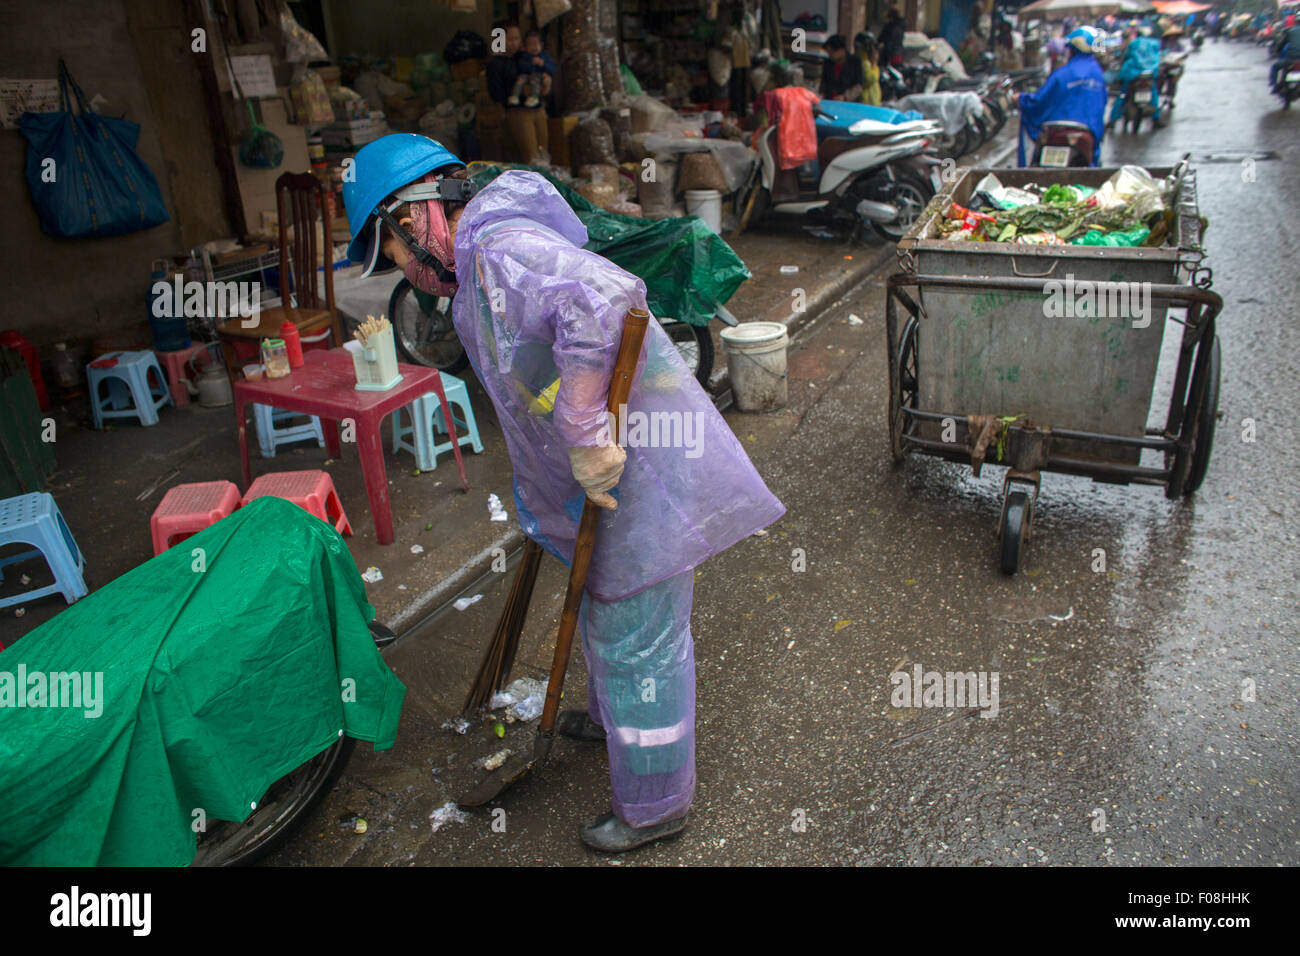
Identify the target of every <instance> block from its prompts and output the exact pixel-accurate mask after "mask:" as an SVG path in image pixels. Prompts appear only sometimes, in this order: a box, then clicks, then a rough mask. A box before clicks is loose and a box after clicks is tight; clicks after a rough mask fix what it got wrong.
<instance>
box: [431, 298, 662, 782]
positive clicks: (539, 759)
mask: <svg viewBox="0 0 1300 956" xmlns="http://www.w3.org/2000/svg"><path fill="white" fill-rule="evenodd" d="M649 322H650V313H648V312H646V311H645V310H644V309H629V310H628V313H627V315H626V316H624V318H623V336H622V338H621V339H620V340H619V345H618V358H617V359H616V360H615V362H614V375H613V377H612V378H611V380H610V383H609V402H608V404H607V406H606V407H607V408H608V410H609V412H610V414H611V415H612V416H614V424H615V427H616V428H617V426H618V424H619V416H620V415H621V414H622V413H623V410H624V408H625V406H626V405H627V396H628V393H629V392H630V391H631V390H632V378H633V376H634V375H635V374H636V363H637V360H638V359H639V358H640V356H641V343H642V342H643V341H644V340H645V333H646V327H647V325H648V324H649ZM616 434H617V432H616ZM600 512H601V509H600V507H598V506H597V505H595V504H592V502H591V500H590V499H588V500H586V501H584V502H583V505H582V519H581V520H580V521H579V522H578V540H577V543H576V544H575V545H574V549H573V564H572V565H571V566H570V568H569V590H568V592H567V593H566V594H565V596H564V611H563V612H562V613H561V615H560V632H559V634H558V635H557V636H556V638H555V658H554V660H553V661H552V662H551V677H550V680H549V681H548V682H547V685H546V705H545V706H544V707H543V708H542V719H541V723H539V724H538V726H537V736H536V737H535V738H534V740H533V752H532V754H531V755H526V754H512V755H511V756H510V757H509V758H507V759H506V762H505V763H503V764H502V765H501V766H500V767H498V768H497V769H496V770H494V771H492V773H491V774H489V775H488V776H487V777H485V778H484V779H483V780H482V781H480V782H479V784H478V786H476V787H474V789H473V790H471V791H470V792H469V793H467V794H465V796H463V797H461V798H460V799H459V800H457V801H456V802H457V803H459V804H460V805H461V806H463V807H480V806H482V805H483V804H485V803H488V802H489V801H491V800H494V799H495V798H496V797H498V796H499V795H500V794H501V793H502V791H504V790H505V789H506V788H507V787H510V786H512V785H513V784H514V783H516V782H517V781H519V780H520V779H521V778H522V777H525V776H527V774H528V772H529V771H530V770H532V769H533V768H534V767H536V766H538V765H540V764H543V763H545V762H546V758H547V757H548V756H549V755H550V752H551V744H552V743H553V742H554V741H555V720H556V718H557V717H558V716H559V713H560V692H561V691H562V690H563V689H564V674H565V672H566V671H567V670H568V669H569V652H570V651H571V650H572V649H573V634H574V632H575V631H576V630H577V628H578V608H579V607H580V606H581V604H582V592H583V590H584V589H585V588H586V586H587V568H588V566H589V565H590V564H591V553H592V551H593V550H594V548H595V546H596V528H597V526H598V525H599V523H600Z"/></svg>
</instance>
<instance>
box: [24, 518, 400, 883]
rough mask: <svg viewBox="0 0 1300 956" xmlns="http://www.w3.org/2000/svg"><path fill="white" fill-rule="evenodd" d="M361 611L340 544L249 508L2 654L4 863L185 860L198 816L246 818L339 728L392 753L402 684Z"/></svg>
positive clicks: (308, 524) (355, 579) (310, 521)
mask: <svg viewBox="0 0 1300 956" xmlns="http://www.w3.org/2000/svg"><path fill="white" fill-rule="evenodd" d="M196 549H199V553H198V554H196ZM373 616H374V609H373V608H372V607H371V606H370V604H369V602H367V600H366V594H365V586H364V585H363V583H362V581H361V578H360V576H359V575H358V574H357V569H356V565H355V564H354V563H353V561H352V558H351V556H350V555H349V554H348V550H347V548H346V546H345V545H344V543H343V539H342V538H341V537H340V536H339V534H338V532H336V531H335V530H334V529H333V528H332V527H330V526H329V525H328V524H326V523H325V522H323V521H320V520H319V519H317V518H314V517H312V516H311V515H309V514H307V512H305V511H303V510H302V509H300V508H299V507H298V506H297V505H294V504H291V503H290V502H287V501H284V500H281V499H279V498H258V499H256V500H254V501H252V502H251V503H250V504H249V505H248V506H247V507H245V508H241V509H239V510H238V511H236V512H235V513H234V514H233V515H231V516H230V517H229V518H226V519H225V520H224V521H220V522H218V523H217V524H215V525H213V526H212V527H210V528H208V529H207V530H205V531H202V532H200V533H199V534H197V535H195V536H193V537H191V538H189V539H187V540H185V541H183V542H181V543H179V544H177V545H176V546H174V547H173V548H172V549H171V550H169V551H166V552H164V553H163V554H161V555H159V556H158V557H156V558H154V559H153V560H151V561H147V562H145V563H144V564H142V565H140V566H139V567H138V568H136V569H134V570H133V571H130V572H128V573H127V574H124V575H122V577H120V578H118V579H117V580H116V581H113V582H112V583H111V584H109V585H107V586H105V587H103V588H101V589H100V590H98V591H96V592H95V593H94V594H91V595H90V596H89V597H86V598H83V599H82V600H81V601H79V602H78V603H76V604H74V605H72V606H71V607H69V608H67V609H66V610H64V611H62V612H60V613H59V615H58V616H57V617H55V618H53V619H52V620H50V621H49V622H48V623H46V624H44V625H42V626H41V627H38V628H37V629H35V630H34V631H32V632H30V633H29V634H26V635H25V636H23V637H22V638H21V639H20V640H18V641H17V642H16V643H15V644H14V645H13V646H11V647H10V648H8V649H7V650H5V651H3V652H0V865H52V866H91V865H114V866H169V865H185V864H188V863H189V862H190V861H191V860H192V859H193V857H194V852H195V836H194V833H193V831H192V829H191V824H192V822H193V821H194V820H195V819H196V814H195V811H196V810H202V811H203V814H204V815H205V816H206V817H207V818H208V819H217V820H242V819H244V818H245V817H246V816H247V815H248V813H249V811H250V808H251V806H252V804H253V802H254V801H257V800H260V799H261V798H262V796H263V794H265V792H266V790H267V788H268V787H269V786H270V785H271V784H272V783H273V782H274V781H276V780H277V779H279V778H280V777H282V776H284V775H285V774H286V773H288V772H289V771H290V770H292V769H294V768H295V767H297V766H299V765H301V764H302V763H304V762H306V761H307V760H309V759H310V758H312V757H313V756H315V755H316V754H318V753H320V752H321V751H323V750H324V749H326V748H327V747H329V746H330V745H331V744H333V743H334V742H335V741H337V740H338V738H339V735H340V732H342V733H346V734H348V735H349V736H352V737H356V738H358V739H360V740H368V741H372V742H373V743H374V745H375V748H376V749H379V750H382V749H386V748H388V747H391V746H392V745H393V742H394V740H395V738H396V734H397V721H398V717H399V716H400V714H401V707H402V699H403V697H404V696H405V693H406V689H405V688H404V687H403V686H402V683H401V682H400V681H399V680H398V679H397V678H396V676H394V674H393V672H392V671H391V670H389V669H388V667H387V665H386V664H385V663H384V660H383V658H382V657H381V656H380V654H379V651H378V649H377V648H376V647H375V644H374V640H373V639H372V638H371V636H370V632H369V628H368V627H367V622H369V621H370V620H371V619H372V618H373ZM73 674H77V675H80V677H79V680H78V681H77V685H79V686H74V684H73V682H72V680H71V675H73ZM48 675H55V676H54V678H53V679H50V677H49V676H48ZM38 676H39V679H38ZM19 677H23V678H24V681H23V682H24V683H25V684H26V687H25V688H19V687H18V678H19ZM38 685H44V686H45V689H44V692H43V693H38V691H39V686H38ZM96 687H98V688H100V690H101V692H100V693H99V694H96V693H95V689H96ZM20 692H25V696H24V697H23V703H24V704H26V706H21V707H20V706H17V704H18V702H19V701H18V695H19V693H20ZM78 698H79V699H78ZM38 703H43V704H45V706H33V705H35V704H38ZM54 704H58V705H60V706H50V705H54ZM66 704H71V705H73V706H64V705H66Z"/></svg>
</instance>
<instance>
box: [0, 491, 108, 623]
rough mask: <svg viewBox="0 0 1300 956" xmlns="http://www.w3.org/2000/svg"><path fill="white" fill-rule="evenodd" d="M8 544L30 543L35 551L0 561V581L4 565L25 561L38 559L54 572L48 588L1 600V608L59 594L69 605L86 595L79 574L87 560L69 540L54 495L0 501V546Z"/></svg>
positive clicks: (65, 524) (64, 522)
mask: <svg viewBox="0 0 1300 956" xmlns="http://www.w3.org/2000/svg"><path fill="white" fill-rule="evenodd" d="M7 544H31V545H35V546H36V547H37V549H38V550H37V551H24V552H22V553H21V554H15V555H11V556H10V557H7V558H3V559H0V580H3V579H4V578H3V569H4V567H5V565H9V564H15V563H17V562H19V561H26V560H27V559H29V558H32V557H36V556H38V555H39V556H40V557H43V558H45V563H46V564H48V565H49V566H50V570H51V571H52V572H54V583H53V584H51V585H49V586H48V587H43V588H37V589H35V590H33V591H24V592H23V593H22V594H15V595H14V596H13V597H7V598H0V607H9V606H10V605H12V604H20V603H22V602H25V601H34V600H35V599H36V598H41V597H45V596H46V595H47V594H55V593H59V594H62V595H63V599H64V600H65V601H67V602H68V603H69V604H71V603H72V602H73V601H75V600H77V599H78V598H83V597H85V596H86V594H87V593H89V592H88V591H87V589H86V581H85V579H84V578H83V577H82V571H83V570H84V569H85V567H86V559H85V557H84V556H83V555H82V553H81V549H80V548H78V547H77V542H76V541H74V540H73V539H72V532H71V531H69V530H68V523H67V522H66V521H64V520H63V515H62V514H61V513H60V512H59V506H58V505H56V504H55V503H54V496H53V495H47V494H43V493H39V492H37V493H34V494H30V495H19V496H18V497H17V498H6V499H5V500H4V501H0V546H3V545H7Z"/></svg>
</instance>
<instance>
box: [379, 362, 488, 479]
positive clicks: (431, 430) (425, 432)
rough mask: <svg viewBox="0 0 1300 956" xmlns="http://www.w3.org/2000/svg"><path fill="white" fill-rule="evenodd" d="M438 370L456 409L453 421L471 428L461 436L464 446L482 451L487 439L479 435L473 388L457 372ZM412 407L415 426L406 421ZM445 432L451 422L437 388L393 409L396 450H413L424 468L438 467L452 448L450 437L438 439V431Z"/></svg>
mask: <svg viewBox="0 0 1300 956" xmlns="http://www.w3.org/2000/svg"><path fill="white" fill-rule="evenodd" d="M438 374H439V375H440V376H442V390H443V392H444V393H446V395H447V404H448V405H449V406H450V407H451V410H452V411H451V420H452V422H454V423H455V424H457V425H459V426H461V427H462V428H464V429H466V431H467V434H465V435H462V436H461V437H460V439H459V441H460V445H461V447H462V448H463V447H464V446H466V445H469V446H470V447H471V448H472V449H473V450H474V453H475V454H478V453H480V452H482V451H483V442H482V441H481V440H480V439H479V436H478V423H477V422H475V421H474V409H473V407H472V406H471V405H470V403H469V389H468V388H466V387H465V383H464V382H463V381H461V380H460V379H458V378H457V377H456V376H454V375H448V374H447V373H446V372H439V373H438ZM458 409H459V413H458V412H457V410H458ZM408 410H409V411H410V413H411V418H412V426H413V427H412V426H406V425H403V424H402V412H405V411H408ZM413 432H414V434H412V433H413ZM445 434H447V426H446V424H445V423H444V422H443V420H442V405H441V403H440V402H439V401H438V395H437V393H435V392H426V393H425V394H424V395H421V396H420V397H419V398H417V399H416V400H415V401H413V402H412V403H411V404H410V405H408V406H406V407H405V408H399V409H398V410H397V411H395V412H393V452H394V453H396V452H399V451H409V452H413V453H414V454H415V465H416V467H417V468H419V469H420V470H421V471H433V470H434V469H435V468H437V467H438V456H439V455H441V454H443V453H444V452H449V451H451V438H450V437H448V439H447V441H445V442H435V435H445Z"/></svg>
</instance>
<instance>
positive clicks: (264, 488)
mask: <svg viewBox="0 0 1300 956" xmlns="http://www.w3.org/2000/svg"><path fill="white" fill-rule="evenodd" d="M266 495H270V496H272V497H275V498H284V499H286V500H288V501H292V502H293V503H294V504H296V505H297V506H298V507H299V508H302V509H304V510H305V511H307V512H310V513H311V514H314V515H315V516H316V517H317V518H320V519H321V520H322V521H324V522H327V523H328V524H332V525H333V526H334V530H336V531H340V532H342V533H343V534H349V535H350V534H351V533H352V525H350V524H348V516H347V515H346V514H344V513H343V502H341V501H339V495H338V492H337V491H335V490H334V479H333V478H331V477H330V476H329V475H327V474H326V473H325V472H323V471H273V472H271V473H270V474H269V475H262V476H261V477H260V478H257V479H256V480H254V482H253V483H252V484H251V485H249V486H248V491H247V492H246V493H245V494H244V500H243V502H242V503H243V504H248V503H249V502H250V501H252V500H253V499H254V498H261V497H263V496H266Z"/></svg>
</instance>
